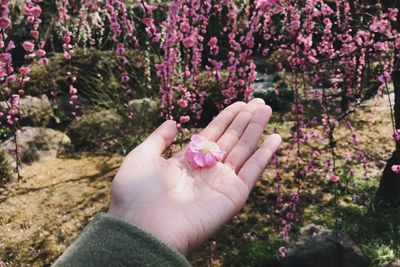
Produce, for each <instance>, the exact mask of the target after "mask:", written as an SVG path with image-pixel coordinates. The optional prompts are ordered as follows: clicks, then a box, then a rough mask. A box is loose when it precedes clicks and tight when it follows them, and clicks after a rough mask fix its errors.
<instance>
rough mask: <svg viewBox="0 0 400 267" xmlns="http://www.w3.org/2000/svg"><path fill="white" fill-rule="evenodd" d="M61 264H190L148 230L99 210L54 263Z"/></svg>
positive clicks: (99, 265) (60, 265) (55, 266)
mask: <svg viewBox="0 0 400 267" xmlns="http://www.w3.org/2000/svg"><path fill="white" fill-rule="evenodd" d="M53 266H54V267H63V266H74V267H78V266H85V267H86V266H87V267H90V266H98V267H101V266H154V267H157V266H171V267H172V266H174V267H178V266H190V264H189V262H188V261H187V260H186V258H185V257H183V256H182V255H181V254H180V253H178V252H177V251H176V250H175V249H173V248H171V247H170V246H168V245H166V244H165V243H163V242H162V241H160V240H158V239H157V238H155V237H154V236H152V235H151V234H150V233H147V232H145V231H143V230H141V229H139V228H138V227H136V226H134V225H132V224H130V223H128V222H126V221H123V220H122V219H120V218H117V217H114V216H112V215H110V214H107V213H99V214H98V215H96V216H95V217H94V219H93V220H92V221H91V222H90V223H89V224H88V225H87V226H86V228H85V229H84V230H83V232H82V233H81V234H80V235H79V237H78V239H77V240H75V242H74V243H73V244H72V245H71V246H70V247H69V248H68V249H67V250H66V251H65V253H64V254H63V255H62V256H61V257H60V258H59V259H58V260H57V261H56V262H55V263H54V265H53Z"/></svg>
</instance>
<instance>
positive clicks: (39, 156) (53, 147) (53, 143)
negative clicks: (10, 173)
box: [0, 127, 71, 164]
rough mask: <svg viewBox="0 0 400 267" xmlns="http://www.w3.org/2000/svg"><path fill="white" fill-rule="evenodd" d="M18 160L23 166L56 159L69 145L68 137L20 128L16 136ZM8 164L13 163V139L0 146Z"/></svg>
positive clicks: (41, 129) (34, 128)
mask: <svg viewBox="0 0 400 267" xmlns="http://www.w3.org/2000/svg"><path fill="white" fill-rule="evenodd" d="M17 143H18V151H19V158H20V160H21V163H23V164H31V163H33V162H36V161H42V160H46V159H51V158H55V157H57V155H58V154H59V153H61V152H64V151H65V150H66V149H67V148H68V146H69V145H70V144H71V140H70V139H69V137H68V136H67V135H66V134H64V133H63V132H60V131H57V130H53V129H48V128H42V127H22V129H21V133H19V134H18V136H17ZM0 151H2V152H3V153H4V154H5V156H6V159H7V161H8V162H10V164H14V163H13V162H15V159H14V156H13V151H15V143H14V138H13V137H11V138H9V139H8V140H6V141H5V142H4V143H2V144H0Z"/></svg>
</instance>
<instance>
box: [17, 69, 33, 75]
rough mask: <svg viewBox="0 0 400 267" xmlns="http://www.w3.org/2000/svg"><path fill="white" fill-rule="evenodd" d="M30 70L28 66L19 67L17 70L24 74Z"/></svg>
mask: <svg viewBox="0 0 400 267" xmlns="http://www.w3.org/2000/svg"><path fill="white" fill-rule="evenodd" d="M30 71H31V69H30V68H29V67H21V68H20V69H19V72H21V73H22V74H24V75H27V74H28V73H29V72H30Z"/></svg>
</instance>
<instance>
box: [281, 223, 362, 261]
mask: <svg viewBox="0 0 400 267" xmlns="http://www.w3.org/2000/svg"><path fill="white" fill-rule="evenodd" d="M282 264H283V266H284V267H338V266H340V267H367V266H368V261H367V260H366V258H365V257H364V256H363V254H362V253H361V250H360V248H359V247H358V246H357V245H356V244H355V243H354V241H353V240H352V239H351V238H350V237H349V236H347V235H346V234H344V233H341V232H339V231H335V230H330V229H325V228H324V227H322V226H317V225H314V224H311V225H308V226H305V227H303V228H302V229H301V232H300V236H299V238H298V241H297V242H296V243H295V244H293V245H290V246H289V247H288V248H287V254H286V257H285V258H283V259H282Z"/></svg>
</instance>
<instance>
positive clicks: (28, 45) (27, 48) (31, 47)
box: [22, 41, 35, 52]
mask: <svg viewBox="0 0 400 267" xmlns="http://www.w3.org/2000/svg"><path fill="white" fill-rule="evenodd" d="M22 47H23V48H24V49H25V51H27V52H33V50H34V49H35V44H34V43H32V42H30V41H25V42H24V43H23V44H22Z"/></svg>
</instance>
